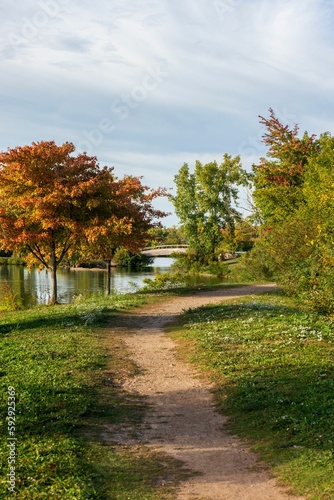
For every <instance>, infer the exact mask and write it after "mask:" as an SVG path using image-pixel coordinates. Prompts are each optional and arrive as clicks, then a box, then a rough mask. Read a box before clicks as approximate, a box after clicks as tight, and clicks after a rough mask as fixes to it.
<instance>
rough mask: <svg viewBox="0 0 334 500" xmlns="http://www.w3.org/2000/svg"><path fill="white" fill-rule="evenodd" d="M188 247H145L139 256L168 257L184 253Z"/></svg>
mask: <svg viewBox="0 0 334 500" xmlns="http://www.w3.org/2000/svg"><path fill="white" fill-rule="evenodd" d="M187 249H188V245H157V246H155V247H145V248H143V249H142V250H141V252H140V253H141V254H143V255H148V256H149V257H170V256H171V255H172V254H174V253H186V252H187Z"/></svg>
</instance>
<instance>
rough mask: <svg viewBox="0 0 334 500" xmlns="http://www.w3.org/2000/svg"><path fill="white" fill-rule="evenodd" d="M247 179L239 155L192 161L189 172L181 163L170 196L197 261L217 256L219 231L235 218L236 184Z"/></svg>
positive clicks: (231, 223)
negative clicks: (192, 164)
mask: <svg viewBox="0 0 334 500" xmlns="http://www.w3.org/2000/svg"><path fill="white" fill-rule="evenodd" d="M246 182H247V174H246V172H245V171H244V170H243V169H242V167H241V163H240V157H239V156H236V157H235V158H232V156H230V155H228V154H225V155H224V160H223V162H222V163H221V164H220V165H218V163H217V162H216V161H213V162H211V163H207V164H206V165H202V163H200V162H199V161H197V162H196V165H195V169H194V172H193V173H191V172H190V170H189V167H188V165H187V164H186V163H185V164H184V165H183V166H182V167H181V169H180V170H179V173H178V174H177V175H176V176H175V184H176V195H175V196H171V197H170V199H171V201H172V203H173V204H174V207H175V212H176V214H177V216H178V217H179V219H180V221H181V224H182V228H183V231H184V234H185V235H186V237H187V238H188V242H189V246H190V248H191V249H192V250H194V251H195V252H196V254H197V257H198V259H199V260H202V261H203V262H206V261H208V260H212V259H215V258H217V249H218V247H219V244H220V242H221V241H222V230H223V229H225V228H233V227H234V224H235V220H236V219H237V218H238V217H239V214H238V211H237V210H236V208H235V206H236V203H237V199H238V189H237V187H238V186H239V185H242V184H245V183H246Z"/></svg>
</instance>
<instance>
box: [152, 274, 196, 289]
mask: <svg viewBox="0 0 334 500" xmlns="http://www.w3.org/2000/svg"><path fill="white" fill-rule="evenodd" d="M143 282H144V283H145V285H144V286H143V288H142V290H143V291H145V292H146V291H151V290H168V289H170V288H177V287H181V286H185V285H186V284H187V277H186V276H185V275H183V274H181V273H180V272H176V273H162V274H157V275H156V276H155V278H154V279H153V280H152V279H151V278H144V280H143Z"/></svg>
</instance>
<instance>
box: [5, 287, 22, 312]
mask: <svg viewBox="0 0 334 500" xmlns="http://www.w3.org/2000/svg"><path fill="white" fill-rule="evenodd" d="M22 307H23V306H22V300H21V298H20V297H19V296H18V295H17V294H15V293H14V292H13V291H12V289H11V287H10V284H9V282H8V281H5V282H4V283H2V284H1V285H0V311H1V312H11V311H18V310H19V309H22Z"/></svg>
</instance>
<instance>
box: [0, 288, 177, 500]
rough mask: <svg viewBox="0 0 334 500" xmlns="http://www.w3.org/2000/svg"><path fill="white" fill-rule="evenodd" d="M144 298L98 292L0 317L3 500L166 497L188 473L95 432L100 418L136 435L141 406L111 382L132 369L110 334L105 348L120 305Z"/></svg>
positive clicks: (0, 482)
mask: <svg viewBox="0 0 334 500" xmlns="http://www.w3.org/2000/svg"><path fill="white" fill-rule="evenodd" d="M148 300H153V299H151V298H148V297H147V296H144V295H142V294H132V295H114V296H111V297H110V298H107V297H103V296H100V297H95V298H92V299H90V300H83V299H82V298H78V299H77V301H76V303H74V304H70V305H61V306H40V307H37V308H32V309H27V310H21V311H13V312H2V313H0V336H1V351H0V356H1V359H0V387H1V391H0V393H1V451H0V463H1V471H2V475H1V480H0V498H1V499H2V498H3V499H7V498H10V497H13V498H17V499H29V500H30V499H33V500H35V499H45V498H52V499H53V500H57V499H59V500H60V499H61V500H72V499H73V500H81V499H82V500H84V499H85V500H88V499H101V500H102V499H103V500H107V499H132V498H141V499H160V498H166V499H167V498H171V496H170V495H171V491H172V489H173V488H172V486H175V484H177V482H178V481H179V480H180V478H181V477H183V476H182V474H183V475H184V474H185V472H183V471H182V470H180V466H179V463H177V462H176V461H173V460H167V459H166V457H164V456H162V455H157V454H154V453H152V452H151V451H150V450H148V449H146V448H145V447H139V446H122V445H119V444H117V443H114V442H112V433H110V438H111V440H110V442H109V441H108V442H106V441H104V440H103V439H102V438H101V436H102V433H103V432H104V431H105V426H106V425H107V424H108V425H110V424H114V425H117V424H124V423H125V424H126V425H128V426H129V427H130V428H131V427H132V428H133V429H134V431H135V427H136V425H137V424H138V422H140V421H141V419H142V417H143V415H144V412H145V408H146V407H145V404H144V402H143V401H142V400H140V399H139V398H137V397H135V396H133V395H129V394H126V393H124V391H122V389H121V387H120V385H119V384H118V383H117V381H118V379H119V378H120V377H124V376H131V375H132V374H133V373H134V372H135V371H136V367H135V366H133V365H132V364H131V362H130V361H129V359H128V357H127V353H126V351H125V350H124V348H123V347H122V343H121V340H120V339H119V338H117V337H116V336H114V337H112V336H109V337H108V343H109V351H107V350H106V345H105V338H106V334H105V331H106V330H105V329H103V327H105V326H106V325H108V324H113V323H115V324H116V322H117V320H116V316H115V315H116V314H117V311H120V310H122V309H124V308H128V307H130V306H136V305H137V306H138V305H141V304H143V303H144V302H145V301H148ZM103 339H104V340H103ZM110 346H111V347H112V349H111V351H110ZM9 386H10V387H14V388H15V403H16V407H15V417H16V420H15V437H16V438H17V441H16V442H15V444H16V450H15V452H16V455H15V467H16V470H15V472H16V488H15V493H11V492H9V491H8V486H9V484H8V477H7V474H8V472H9V464H8V457H9V448H8V446H7V444H8V437H9V434H8V421H7V420H6V417H7V415H8V411H7V400H8V387H9ZM11 401H13V400H11ZM12 414H13V413H11V414H10V415H12Z"/></svg>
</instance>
